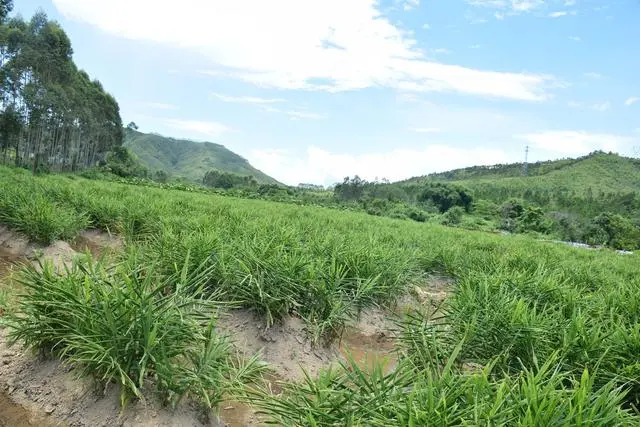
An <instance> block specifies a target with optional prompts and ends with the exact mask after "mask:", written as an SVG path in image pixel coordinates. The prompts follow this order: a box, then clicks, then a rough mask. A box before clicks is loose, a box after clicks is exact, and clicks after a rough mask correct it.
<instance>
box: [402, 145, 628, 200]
mask: <svg viewBox="0 0 640 427" xmlns="http://www.w3.org/2000/svg"><path fill="white" fill-rule="evenodd" d="M523 166H524V164H523V163H511V164H497V165H490V166H471V167H467V168H461V169H454V170H451V171H446V172H439V173H432V174H428V175H423V176H418V177H412V178H409V179H406V180H403V181H398V184H415V183H420V182H424V181H445V182H452V183H459V184H463V185H466V186H468V187H470V188H472V189H473V188H478V187H484V186H488V185H497V186H503V185H508V186H510V187H515V188H519V189H522V190H525V189H531V190H533V189H540V188H550V187H553V188H555V189H556V190H562V191H574V192H576V193H585V192H587V191H588V190H589V189H591V191H592V192H594V191H603V192H636V191H638V190H640V160H639V159H635V158H630V157H624V156H621V155H619V154H616V153H611V152H609V153H606V152H603V151H594V152H592V153H590V154H588V155H586V156H582V157H577V158H564V159H558V160H547V161H540V162H534V163H530V164H528V171H527V176H523Z"/></svg>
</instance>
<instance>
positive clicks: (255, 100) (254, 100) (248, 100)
mask: <svg viewBox="0 0 640 427" xmlns="http://www.w3.org/2000/svg"><path fill="white" fill-rule="evenodd" d="M211 95H212V96H214V97H216V98H218V99H219V100H221V101H224V102H234V103H238V104H275V103H278V102H285V101H286V100H285V99H282V98H259V97H257V96H229V95H223V94H220V93H212V94H211Z"/></svg>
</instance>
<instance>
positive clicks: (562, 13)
mask: <svg viewBox="0 0 640 427" xmlns="http://www.w3.org/2000/svg"><path fill="white" fill-rule="evenodd" d="M577 14H578V12H576V11H575V10H570V11H565V10H562V11H558V12H552V13H550V14H549V16H550V17H551V18H560V17H561V16H567V15H571V16H575V15H577Z"/></svg>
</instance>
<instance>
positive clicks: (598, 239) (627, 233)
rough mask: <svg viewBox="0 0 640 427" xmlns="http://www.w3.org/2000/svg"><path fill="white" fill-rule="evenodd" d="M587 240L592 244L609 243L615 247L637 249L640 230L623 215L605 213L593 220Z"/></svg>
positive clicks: (639, 242) (639, 240)
mask: <svg viewBox="0 0 640 427" xmlns="http://www.w3.org/2000/svg"><path fill="white" fill-rule="evenodd" d="M585 240H586V241H587V242H588V243H590V244H596V245H598V244H601V245H607V246H610V247H612V248H614V249H626V250H635V249H638V247H639V245H640V230H638V228H637V227H636V226H634V225H633V223H632V222H631V221H630V220H629V219H627V218H624V217H623V216H621V215H618V214H613V213H603V214H600V215H598V216H597V217H595V218H594V219H593V221H591V224H590V225H589V227H588V229H587V231H586V233H585Z"/></svg>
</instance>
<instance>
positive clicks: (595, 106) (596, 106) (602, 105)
mask: <svg viewBox="0 0 640 427" xmlns="http://www.w3.org/2000/svg"><path fill="white" fill-rule="evenodd" d="M591 108H592V109H594V110H596V111H607V110H609V109H611V103H610V102H609V101H607V102H601V103H600V104H593V105H592V106H591Z"/></svg>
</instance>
